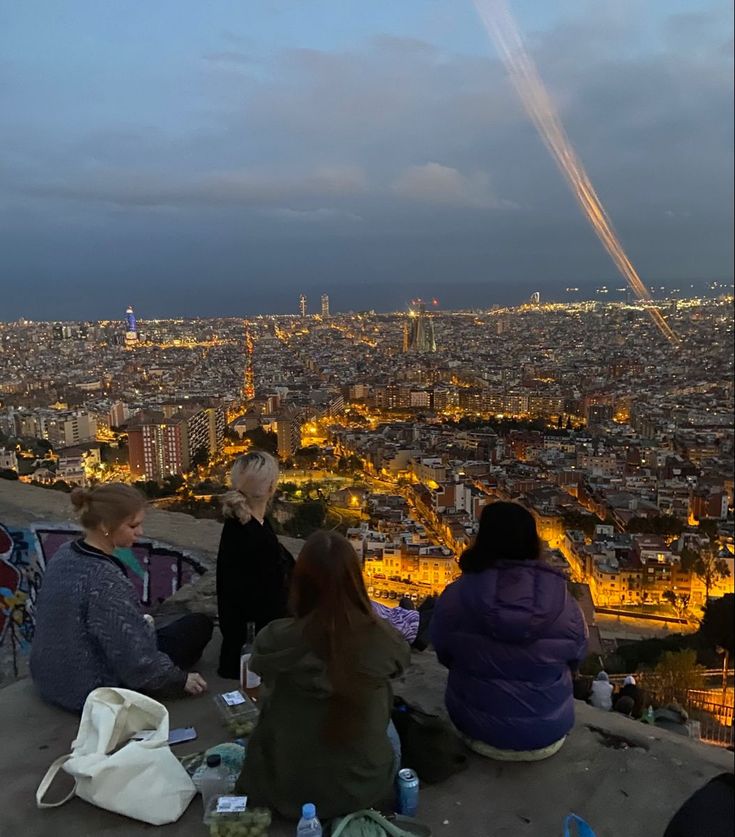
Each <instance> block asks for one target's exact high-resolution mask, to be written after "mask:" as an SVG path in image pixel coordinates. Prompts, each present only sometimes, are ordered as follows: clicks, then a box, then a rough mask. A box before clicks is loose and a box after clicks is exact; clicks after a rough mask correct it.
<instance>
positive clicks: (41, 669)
mask: <svg viewBox="0 0 735 837" xmlns="http://www.w3.org/2000/svg"><path fill="white" fill-rule="evenodd" d="M30 669H31V676H32V677H33V680H34V682H35V684H36V686H37V687H38V690H39V691H40V693H41V697H42V698H43V699H44V700H46V701H48V702H49V703H53V704H56V705H57V706H61V707H62V708H63V709H69V710H71V711H77V712H78V711H80V710H81V708H82V706H83V705H84V701H85V700H86V698H87V695H88V694H89V693H90V692H91V691H92V690H93V689H96V688H98V687H99V686H124V687H126V688H128V689H134V690H136V691H146V692H163V693H181V692H182V691H183V687H184V684H185V683H186V673H185V672H183V671H181V669H179V668H177V667H176V666H175V665H174V663H173V662H172V661H171V659H170V658H169V657H168V656H167V655H166V654H164V653H163V652H161V651H159V650H158V646H157V642H156V632H155V629H154V628H153V627H152V626H151V625H149V624H148V623H147V622H146V620H145V619H144V618H143V612H142V610H141V607H140V602H139V599H138V595H137V593H136V591H135V588H134V587H133V584H132V582H131V581H130V580H129V579H128V577H127V574H126V572H125V567H124V565H123V564H121V563H120V562H119V561H117V559H115V558H113V557H112V556H108V555H105V554H104V553H102V552H99V551H98V550H95V549H92V548H90V547H88V546H87V545H86V544H85V543H83V542H82V541H75V542H73V543H69V544H66V545H65V546H63V547H61V549H59V551H58V552H57V553H56V554H55V555H54V557H53V559H52V560H51V561H50V562H49V565H48V567H47V568H46V572H45V573H44V577H43V582H42V584H41V589H40V592H39V596H38V601H37V603H36V631H35V635H34V638H33V645H32V646H31V658H30Z"/></svg>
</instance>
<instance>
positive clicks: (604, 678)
mask: <svg viewBox="0 0 735 837" xmlns="http://www.w3.org/2000/svg"><path fill="white" fill-rule="evenodd" d="M612 695H613V684H612V683H611V682H610V678H609V677H608V675H607V672H606V671H601V672H600V673H599V674H598V675H597V677H595V679H594V680H593V681H592V691H591V692H590V704H591V705H592V706H594V707H596V708H597V709H604V710H605V711H606V712H609V711H610V710H611V709H612V704H613V702H612Z"/></svg>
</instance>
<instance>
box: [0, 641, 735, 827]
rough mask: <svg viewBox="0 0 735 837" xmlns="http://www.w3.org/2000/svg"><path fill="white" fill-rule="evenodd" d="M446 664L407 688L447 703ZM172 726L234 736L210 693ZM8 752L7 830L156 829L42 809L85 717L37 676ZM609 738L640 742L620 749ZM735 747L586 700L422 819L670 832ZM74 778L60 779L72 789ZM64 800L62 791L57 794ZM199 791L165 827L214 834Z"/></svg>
mask: <svg viewBox="0 0 735 837" xmlns="http://www.w3.org/2000/svg"><path fill="white" fill-rule="evenodd" d="M218 648H219V644H218V639H216V640H215V641H214V642H213V644H212V646H211V647H210V648H209V649H208V652H207V655H206V659H205V660H204V661H203V665H202V667H201V670H202V671H203V672H204V674H205V675H206V676H207V679H208V680H209V682H210V686H211V689H212V691H213V692H217V691H224V690H226V689H229V688H232V685H233V681H223V680H220V679H219V678H217V677H216V675H215V674H214V673H213V671H214V661H215V659H216V655H217V652H218ZM444 683H445V673H444V671H443V669H441V668H440V666H439V664H438V662H437V660H436V657H435V656H434V655H433V654H432V653H431V652H425V653H424V654H414V655H413V661H412V665H411V668H410V669H409V671H408V672H407V673H406V675H405V676H404V677H403V678H401V680H400V681H398V682H397V683H396V684H395V690H396V692H397V693H399V694H401V695H403V696H404V697H406V698H407V699H409V700H414V701H416V702H418V703H420V704H421V705H422V706H423V707H424V708H426V709H428V710H436V709H438V708H440V707H441V705H442V693H443V688H444ZM168 706H169V710H170V713H171V726H172V727H178V726H190V725H194V726H195V727H196V728H197V731H198V733H199V738H198V740H197V741H196V742H191V743H188V744H183V745H180V746H179V747H177V748H176V750H175V752H176V753H177V755H185V754H188V753H192V752H197V751H199V750H202V749H205V748H206V747H210V746H213V745H214V744H217V743H219V742H221V741H223V740H226V733H225V731H224V729H223V727H222V726H221V724H220V722H219V718H218V716H217V713H216V710H215V707H214V705H213V703H212V700H211V697H210V696H204V697H201V698H196V699H195V698H189V699H182V700H175V701H170V702H169V703H168ZM0 718H2V728H3V748H2V752H3V758H2V762H1V764H0V808H1V809H2V811H3V816H2V829H1V830H2V834H3V835H6V834H7V835H23V836H24V837H58V836H59V835H69V836H70V837H71V836H72V835H74V837H107V835H115V837H136V835H143V834H145V833H149V832H150V826H146V825H144V824H142V823H136V822H135V821H133V820H127V819H125V818H123V817H119V816H117V815H115V814H110V813H108V812H105V811H102V810H99V809H96V808H94V807H92V806H90V805H87V804H86V803H84V802H82V801H81V800H79V799H74V800H72V801H71V802H69V803H68V804H67V805H65V806H63V807H62V808H59V809H53V810H45V811H39V810H37V809H36V806H35V791H36V787H37V785H38V783H39V781H40V779H41V777H42V776H43V773H44V772H45V770H46V768H47V767H48V766H49V764H51V762H52V761H53V760H54V759H55V758H56V757H57V756H59V755H61V754H63V753H66V752H68V751H69V749H70V744H71V741H72V740H73V738H74V736H75V735H76V731H77V725H78V719H77V718H76V717H75V716H73V715H69V714H67V713H65V712H62V711H61V710H57V709H53V708H51V707H49V706H46V705H45V704H43V703H42V702H41V701H40V700H39V698H38V697H37V696H36V693H35V690H34V688H33V684H32V683H31V682H30V681H29V680H23V681H19V682H17V683H15V684H13V685H11V686H8V687H7V688H5V689H3V690H1V691H0ZM606 736H607V737H608V738H609V737H610V736H612V737H614V738H618V739H624V740H627V741H629V742H630V744H631V745H632V746H629V747H628V748H625V749H623V748H617V747H615V746H609V743H610V742H609V740H608V741H607V742H606V741H605V738H606ZM732 769H733V757H732V754H731V753H729V752H727V751H724V750H718V749H716V748H713V747H708V746H706V745H704V744H699V743H697V742H693V741H689V740H687V739H684V738H681V737H680V736H676V735H673V734H671V733H668V732H666V731H663V730H654V729H651V728H649V727H644V726H643V725H642V724H640V723H638V722H635V721H631V720H629V719H627V718H624V717H622V716H619V715H615V714H613V713H606V712H601V711H599V710H596V709H593V708H592V707H589V706H587V705H586V704H579V703H578V705H577V724H576V726H575V728H574V730H573V731H572V733H571V734H570V736H569V738H568V740H567V742H566V744H565V745H564V747H563V748H562V750H561V751H560V752H559V753H558V754H557V755H556V756H554V757H553V758H551V759H549V760H548V761H546V762H539V763H537V764H525V765H524V764H504V763H499V762H492V761H489V760H486V759H483V758H481V757H479V756H475V755H471V756H470V767H469V769H468V770H467V771H465V772H464V773H460V774H459V775H457V776H455V777H453V778H452V779H450V780H449V781H447V782H445V783H443V784H441V785H438V786H431V787H429V786H426V787H424V788H422V790H421V798H420V818H421V819H422V820H423V821H425V822H426V823H428V824H429V825H430V826H431V828H432V830H433V833H434V835H437V837H442V835H444V836H445V837H460V836H461V837H522V836H523V835H532V836H533V837H556V835H560V834H561V824H562V821H563V818H564V816H565V815H566V814H567V813H569V812H570V811H574V812H575V813H577V814H579V815H580V816H583V817H585V818H586V819H587V820H588V821H589V822H590V823H591V824H592V826H593V827H594V828H595V831H596V834H597V837H620V836H621V835H625V837H659V836H660V835H662V834H663V832H664V829H665V827H666V824H667V823H668V821H669V819H670V817H671V816H672V814H673V813H674V811H675V810H676V809H677V808H678V807H679V806H680V805H681V803H682V802H683V801H684V800H685V799H686V798H687V797H688V796H689V795H690V794H691V793H692V792H693V791H695V790H696V789H697V788H699V787H701V786H702V785H703V784H704V783H705V782H706V781H707V780H708V779H710V778H711V777H713V776H715V775H717V774H718V773H721V772H724V771H732ZM65 783H66V777H62V778H60V779H59V780H57V785H56V787H55V788H54V791H55V793H58V794H59V795H60V794H61V793H62V792H63V789H64V786H65ZM52 798H53V797H52ZM200 807H201V806H200V803H199V800H198V799H195V800H194V802H193V803H192V805H191V806H190V808H189V810H188V811H187V812H186V814H185V815H184V816H183V817H182V818H181V819H180V820H179V822H178V823H174V824H172V825H170V826H165V827H161V828H159V829H158V830H157V833H160V834H162V835H164V834H165V835H170V837H184V835H186V837H192V835H196V834H202V835H204V834H206V831H205V830H204V828H203V826H202V825H201V822H200ZM271 833H272V835H273V837H292V835H293V833H294V826H293V824H291V823H284V822H279V823H276V824H274V827H273V829H272V832H271Z"/></svg>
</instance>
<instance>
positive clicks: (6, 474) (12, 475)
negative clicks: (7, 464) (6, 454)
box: [0, 468, 18, 480]
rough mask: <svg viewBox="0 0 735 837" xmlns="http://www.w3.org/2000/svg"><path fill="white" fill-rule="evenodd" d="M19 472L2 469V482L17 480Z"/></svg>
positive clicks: (0, 472) (0, 471)
mask: <svg viewBox="0 0 735 837" xmlns="http://www.w3.org/2000/svg"><path fill="white" fill-rule="evenodd" d="M17 479H18V472H17V471H14V470H13V469H12V468H0V480H17Z"/></svg>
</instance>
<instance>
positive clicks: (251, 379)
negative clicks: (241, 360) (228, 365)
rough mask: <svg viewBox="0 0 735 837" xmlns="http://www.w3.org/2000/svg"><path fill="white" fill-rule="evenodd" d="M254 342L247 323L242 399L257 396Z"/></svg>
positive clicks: (249, 399)
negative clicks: (254, 370)
mask: <svg viewBox="0 0 735 837" xmlns="http://www.w3.org/2000/svg"><path fill="white" fill-rule="evenodd" d="M254 348H255V346H254V343H253V338H252V335H251V334H250V329H249V328H248V327H247V324H245V372H244V374H243V387H242V399H243V401H252V400H253V398H255V374H254V373H253V349H254Z"/></svg>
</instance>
